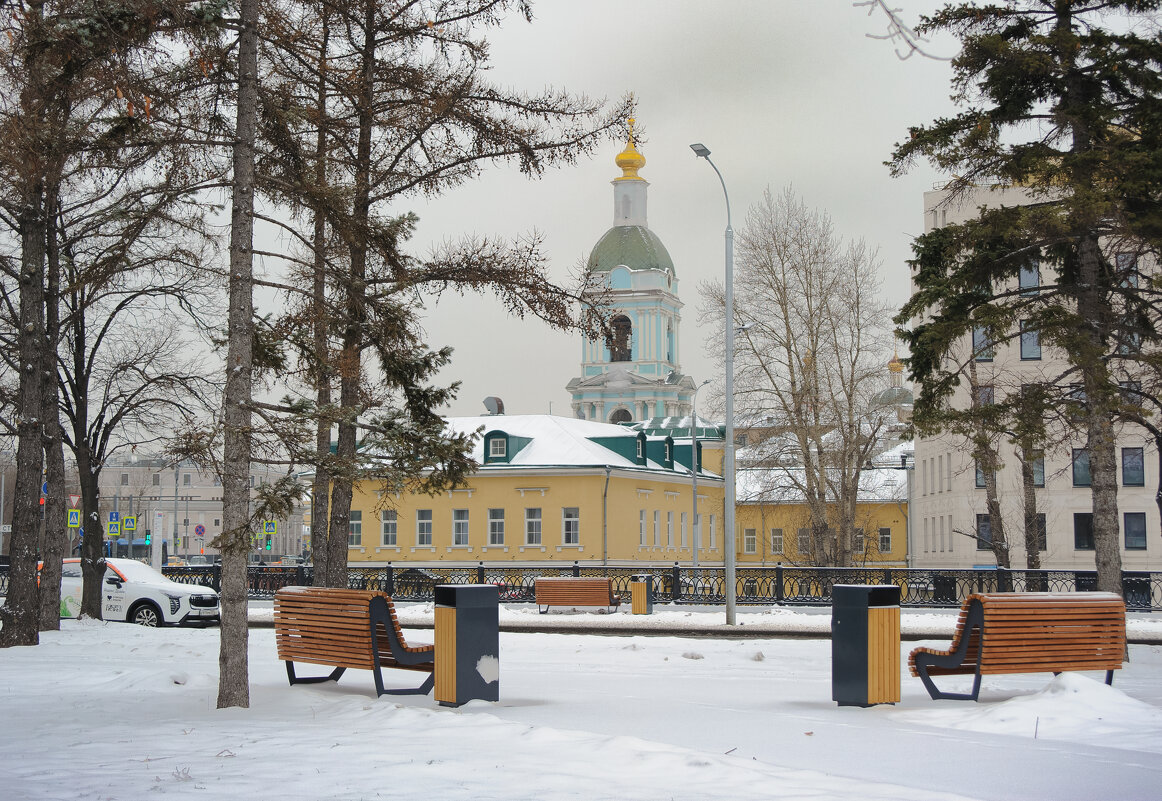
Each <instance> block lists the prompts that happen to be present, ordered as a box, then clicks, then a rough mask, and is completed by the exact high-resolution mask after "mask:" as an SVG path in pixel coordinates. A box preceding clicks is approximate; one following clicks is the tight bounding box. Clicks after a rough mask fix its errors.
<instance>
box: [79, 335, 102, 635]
mask: <svg viewBox="0 0 1162 801" xmlns="http://www.w3.org/2000/svg"><path fill="white" fill-rule="evenodd" d="M82 341H83V340H82ZM81 412H83V409H80V408H78V413H81ZM78 419H82V420H83V419H84V418H78ZM76 442H77V448H76V450H75V452H74V454H75V456H76V458H77V474H78V476H79V478H80V482H81V509H82V510H83V511H82V513H81V526H82V527H83V528H84V530H85V538H84V539H83V540H82V541H81V576H82V577H83V581H84V584H83V585H82V589H81V617H89V618H93V619H94V620H100V619H101V582H102V581H103V580H104V579H105V523H104V521H103V520H101V490H100V483H101V470H100V468H98V467H96V466H95V465H94V464H93V455H92V451H91V450H90V448H89V443H88V441H87V440H85V439H84V438H79V439H77V440H76Z"/></svg>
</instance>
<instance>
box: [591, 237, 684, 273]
mask: <svg viewBox="0 0 1162 801" xmlns="http://www.w3.org/2000/svg"><path fill="white" fill-rule="evenodd" d="M623 264H624V265H625V266H626V267H629V268H630V269H632V270H665V271H666V272H668V273H669V274H670V275H674V261H673V259H671V258H670V252H669V251H668V250H666V246H665V245H663V244H662V240H661V239H659V238H658V235H657V234H655V233H654V232H653V231H651V230H650V229H649V228H646V227H645V226H644V225H617V226H614V227H613V228H610V229H609V230H608V231H606V232H605V235H604V236H602V237H601V239H599V240H598V241H597V244H596V245H594V246H593V252H592V253H590V254H589V261H588V262H586V264H585V267H586V269H588V270H589V271H590V272H600V273H607V272H609V271H610V270H612V269H613V268H614V267H617V266H619V265H623Z"/></svg>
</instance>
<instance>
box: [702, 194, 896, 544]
mask: <svg viewBox="0 0 1162 801" xmlns="http://www.w3.org/2000/svg"><path fill="white" fill-rule="evenodd" d="M737 252H738V258H737V275H736V278H735V281H736V285H735V307H734V308H735V320H734V324H735V327H736V328H737V329H738V332H739V336H738V340H737V344H736V349H735V370H736V384H735V386H736V395H737V399H736V403H737V404H738V406H737V409H738V412H739V415H740V417H741V418H742V419H743V420H744V422H745V421H746V420H748V419H749V420H752V421H760V420H761V421H764V423H763V427H764V429H765V430H766V431H767V433H768V434H769V435H771V436H772V437H773V439H770V440H769V441H768V442H769V444H768V446H765V447H764V450H763V451H761V452H760V454H759V456H758V457H757V458H758V460H759V461H760V462H766V464H768V465H769V466H770V467H772V468H776V469H780V470H782V469H783V468H784V467H785V466H786V464H787V463H788V462H790V463H793V464H795V465H796V466H797V467H798V468H799V469H798V470H795V471H786V473H785V475H786V477H788V478H790V479H791V480H793V481H794V482H795V483H797V484H798V486H797V489H798V491H799V493H800V494H801V495H802V496H803V497H804V498H805V499H806V504H807V508H808V510H809V512H810V519H811V523H810V528H811V555H812V559H813V560H814V561H815V562H816V563H818V564H834V565H847V564H850V562H851V558H852V544H853V539H854V536H855V530H856V524H855V521H856V505H857V502H858V493H859V483H860V475H861V473H862V472H863V470H864V467H865V465H866V464H867V463H868V461H869V459H870V457H871V456H872V455H873V454H874V452H875V450H876V448H877V446H878V445H879V443H880V440H881V437H882V435H883V432H884V430H885V427H886V425H887V424H888V422H890V419H891V417H892V415H893V414H894V410H893V409H891V408H889V407H887V406H885V405H884V403H883V401H882V398H881V395H880V393H881V392H882V391H883V390H884V389H886V388H887V380H886V370H885V367H886V365H887V362H888V359H889V358H890V351H889V349H888V348H889V341H890V336H889V334H888V330H887V328H886V324H887V323H888V322H889V321H890V312H889V310H888V309H887V307H886V306H885V304H884V303H883V302H882V301H881V300H880V299H879V298H878V296H877V292H878V288H879V277H878V268H879V263H878V260H877V258H876V256H875V254H874V252H871V251H869V249H868V248H867V246H866V245H865V244H864V243H863V242H850V243H844V242H842V241H841V240H840V238H839V237H838V236H837V235H836V233H835V231H834V229H833V227H832V225H831V220H830V219H829V218H828V217H827V215H826V214H823V213H821V212H818V211H813V210H810V209H808V208H807V207H806V205H805V204H804V203H803V202H802V201H801V200H800V199H799V198H798V197H797V196H796V195H795V194H794V192H792V191H791V190H789V189H788V190H786V191H784V192H783V193H782V194H781V195H779V196H777V197H776V196H774V195H772V194H771V193H770V192H769V191H768V192H767V193H766V194H765V195H764V197H763V200H762V201H761V202H760V203H759V204H757V205H756V206H754V207H753V208H752V209H750V211H749V212H748V214H747V218H746V223H745V225H744V227H743V229H742V231H741V232H740V235H739V238H738V251H737ZM701 290H702V295H703V299H704V306H703V310H702V319H703V320H709V321H712V322H713V323H715V329H716V330H722V329H723V327H724V326H723V325H722V322H723V321H722V314H723V308H724V304H723V297H722V287H721V286H720V285H719V284H716V283H711V284H703V286H702V288H701ZM712 345H713V346H714V347H718V348H721V346H722V343H721V342H720V341H714V342H713V343H712ZM775 443H782V447H779V448H774V449H771V448H770V447H769V445H773V444H775Z"/></svg>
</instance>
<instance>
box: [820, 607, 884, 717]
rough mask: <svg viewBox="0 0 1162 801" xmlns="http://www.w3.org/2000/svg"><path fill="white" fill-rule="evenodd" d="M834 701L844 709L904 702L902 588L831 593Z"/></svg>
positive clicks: (832, 684) (832, 688)
mask: <svg viewBox="0 0 1162 801" xmlns="http://www.w3.org/2000/svg"><path fill="white" fill-rule="evenodd" d="M831 698H832V700H834V701H835V702H836V703H837V704H839V705H840V706H872V705H873V704H894V703H897V702H898V701H899V700H900V588H899V587H897V586H896V585H894V584H889V585H868V584H837V585H835V586H834V587H833V588H832V590H831Z"/></svg>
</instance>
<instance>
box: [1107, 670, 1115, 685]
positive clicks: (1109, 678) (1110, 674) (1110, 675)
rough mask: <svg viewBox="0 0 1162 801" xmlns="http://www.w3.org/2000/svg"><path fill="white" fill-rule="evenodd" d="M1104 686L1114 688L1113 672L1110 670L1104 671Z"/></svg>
mask: <svg viewBox="0 0 1162 801" xmlns="http://www.w3.org/2000/svg"><path fill="white" fill-rule="evenodd" d="M1106 684H1108V685H1110V686H1111V687H1112V686H1114V672H1113V671H1112V670H1107V671H1106Z"/></svg>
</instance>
